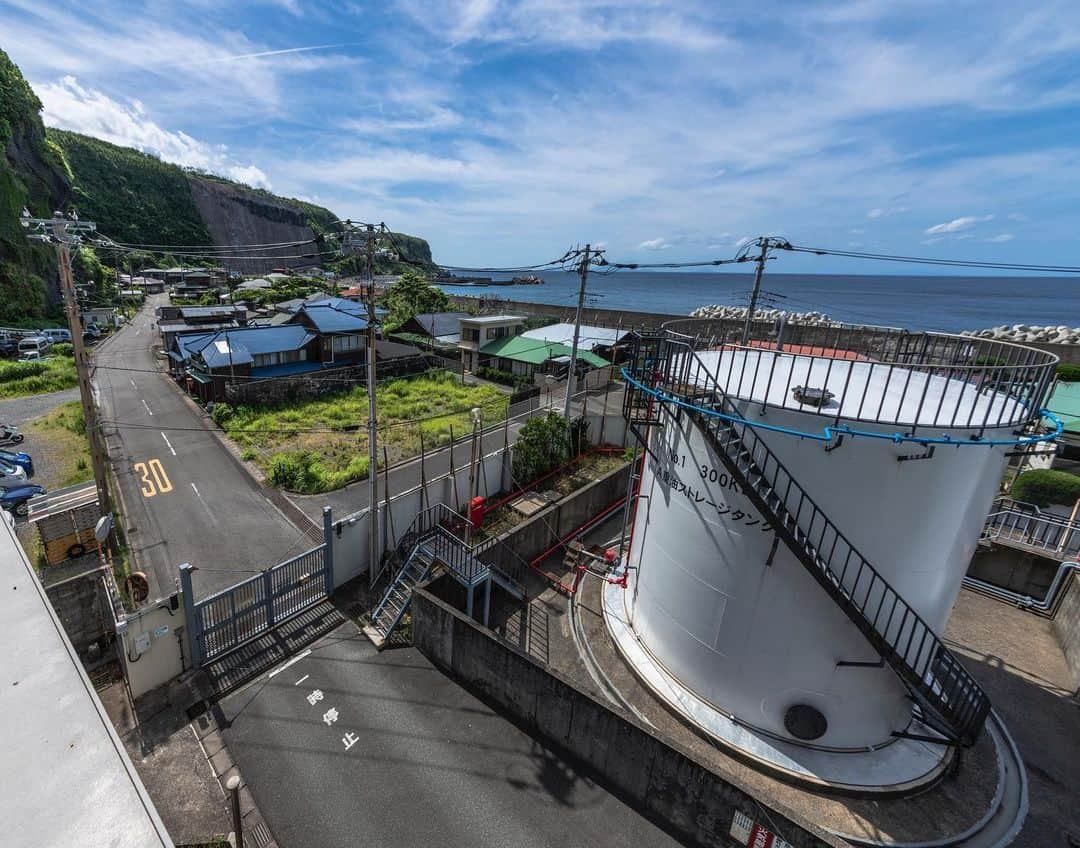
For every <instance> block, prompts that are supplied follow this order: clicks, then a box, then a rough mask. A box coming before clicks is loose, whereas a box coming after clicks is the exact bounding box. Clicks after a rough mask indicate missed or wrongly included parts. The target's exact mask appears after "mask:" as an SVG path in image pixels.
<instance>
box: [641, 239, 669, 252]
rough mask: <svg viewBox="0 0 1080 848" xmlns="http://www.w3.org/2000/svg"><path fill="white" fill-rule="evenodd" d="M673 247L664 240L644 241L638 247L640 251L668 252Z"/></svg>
mask: <svg viewBox="0 0 1080 848" xmlns="http://www.w3.org/2000/svg"><path fill="white" fill-rule="evenodd" d="M669 247H671V243H670V242H669V241H668V240H667V239H664V238H654V239H649V240H648V241H643V242H642V243H641V244H639V245H638V250H667V249H668V248H669Z"/></svg>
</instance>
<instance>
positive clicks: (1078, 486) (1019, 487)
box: [1012, 468, 1080, 506]
mask: <svg viewBox="0 0 1080 848" xmlns="http://www.w3.org/2000/svg"><path fill="white" fill-rule="evenodd" d="M1012 496H1013V500H1017V501H1022V502H1023V503H1032V504H1035V505H1036V506H1049V505H1050V504H1065V505H1067V506H1071V505H1072V504H1074V503H1076V501H1077V498H1080V477H1078V476H1077V475H1075V474H1069V473H1068V472H1066V471H1052V470H1050V469H1044V468H1035V469H1032V470H1031V471H1025V472H1024V473H1023V474H1021V475H1020V476H1019V477H1017V478H1016V482H1015V483H1013V487H1012Z"/></svg>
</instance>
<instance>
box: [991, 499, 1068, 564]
mask: <svg viewBox="0 0 1080 848" xmlns="http://www.w3.org/2000/svg"><path fill="white" fill-rule="evenodd" d="M982 538H983V539H985V540H987V541H992V542H998V543H1000V544H1006V545H1010V546H1017V547H1023V548H1026V549H1032V550H1035V551H1040V552H1042V553H1044V554H1045V555H1046V556H1048V557H1051V558H1053V559H1061V560H1064V559H1076V558H1077V556H1080V523H1078V522H1075V521H1069V520H1068V519H1066V518H1060V517H1057V516H1051V515H1049V514H1048V513H1043V512H1028V511H1023V510H1019V509H1015V508H1007V509H1002V510H998V511H996V512H992V513H990V515H989V516H987V519H986V524H985V525H984V526H983V532H982Z"/></svg>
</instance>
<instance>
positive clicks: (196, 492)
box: [191, 483, 202, 500]
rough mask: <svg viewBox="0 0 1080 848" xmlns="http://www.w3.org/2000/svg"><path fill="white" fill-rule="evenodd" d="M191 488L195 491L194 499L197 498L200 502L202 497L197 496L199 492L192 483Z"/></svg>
mask: <svg viewBox="0 0 1080 848" xmlns="http://www.w3.org/2000/svg"><path fill="white" fill-rule="evenodd" d="M191 488H192V489H194V491H195V496H196V497H197V498H198V499H199V500H202V495H200V494H199V490H198V489H196V488H195V484H194V483H192V484H191Z"/></svg>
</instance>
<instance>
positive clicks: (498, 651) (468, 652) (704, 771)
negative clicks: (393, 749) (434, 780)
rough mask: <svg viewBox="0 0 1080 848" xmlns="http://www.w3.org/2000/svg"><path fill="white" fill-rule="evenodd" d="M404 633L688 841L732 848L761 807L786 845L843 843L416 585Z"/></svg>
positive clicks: (802, 847) (433, 658) (801, 847)
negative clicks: (739, 825)
mask: <svg viewBox="0 0 1080 848" xmlns="http://www.w3.org/2000/svg"><path fill="white" fill-rule="evenodd" d="M441 579H442V580H448V579H450V578H447V577H443V578H441ZM412 638H413V643H414V644H415V645H416V647H417V648H419V649H420V650H421V651H422V652H423V653H424V654H425V655H426V656H427V657H428V658H429V659H430V660H431V661H432V662H433V663H434V664H435V665H437V666H439V667H440V668H442V669H443V670H445V671H446V672H447V673H448V674H450V675H451V676H452V677H455V678H457V679H458V680H461V681H463V682H464V683H465V684H466V685H468V686H470V687H472V688H473V689H474V690H475V691H477V692H479V693H480V695H481V696H482V697H484V698H485V699H487V700H488V701H489V702H491V703H493V704H494V705H496V706H497V707H498V708H499V709H500V710H501V711H503V712H504V713H506V714H508V715H509V716H510V717H511V718H512V719H513V720H515V721H516V722H518V723H520V724H521V725H523V726H524V727H525V729H526V730H527V731H528V732H529V733H531V734H533V735H534V736H537V737H539V738H540V739H542V740H544V741H545V742H546V743H547V744H549V745H552V746H553V747H554V748H556V749H557V750H559V751H563V752H567V753H569V754H570V755H571V756H572V757H573V758H574V759H576V760H578V761H580V762H582V763H584V765H585V766H586V767H588V768H589V769H590V770H591V771H593V772H594V773H595V774H597V775H598V776H599V777H600V779H601V780H602V781H603V782H604V783H605V784H606V785H607V787H608V788H610V789H611V790H613V791H614V792H616V793H617V794H619V795H620V796H621V797H622V798H623V799H624V800H625V801H626V803H627V804H629V805H630V806H631V807H633V808H634V809H635V810H637V811H639V812H641V813H642V814H643V815H645V816H647V817H649V818H650V819H652V820H653V821H657V822H660V823H662V824H663V825H664V826H665V827H666V828H668V829H669V830H670V831H672V832H673V833H674V834H675V835H676V836H677V837H678V838H680V839H681V840H683V841H685V842H687V843H689V844H693V845H710V846H715V845H731V844H733V839H732V836H731V829H732V823H733V820H734V818H735V817H736V815H737V814H739V813H741V814H742V815H743V816H746V817H749V819H750V820H751V821H754V822H756V821H760V820H761V819H762V818H763V816H762V814H761V813H760V812H759V810H761V809H762V808H763V807H768V809H769V815H768V824H767V825H765V827H768V828H769V829H770V830H773V829H779V830H780V831H781V832H782V833H783V836H784V839H785V840H787V842H788V843H789V844H791V845H792V846H795V848H811V846H825V845H829V846H843V845H845V844H846V843H844V842H842V841H840V840H838V839H836V838H835V837H833V836H830V835H829V834H827V833H826V832H825V831H823V830H821V829H819V828H818V827H817V826H816V825H815V824H813V823H812V822H805V821H800V820H798V819H796V818H795V817H794V815H793V814H792V813H790V812H788V811H787V810H785V809H783V808H782V806H781V805H779V804H777V803H776V802H774V801H771V800H770V801H768V802H767V803H766V800H765V799H759V798H756V797H755V796H753V795H752V794H751V793H750V791H749V790H748V789H747V788H745V787H743V786H741V785H740V784H739V783H738V781H737V780H736V779H735V778H734V777H732V776H726V775H719V774H717V773H715V772H713V771H712V770H710V769H709V768H708V766H706V765H704V764H703V763H701V762H699V761H698V760H697V759H696V758H695V757H694V755H693V754H691V753H690V752H688V751H685V750H683V749H681V748H679V747H678V746H676V745H674V744H672V743H669V742H668V741H667V740H664V739H662V738H660V737H659V736H658V735H657V734H656V733H655V732H654V731H653V730H651V729H649V728H646V727H645V726H644V725H643V724H640V723H638V722H637V721H636V720H635V719H634V718H632V717H631V716H629V715H625V714H622V713H618V712H615V711H614V710H613V709H611V708H610V707H609V706H608V705H606V704H604V703H602V702H600V701H599V700H597V699H596V698H594V697H592V696H591V695H589V694H587V693H585V692H582V691H581V690H580V689H577V688H576V687H575V686H574V685H573V683H571V682H570V681H569V680H567V679H566V678H564V677H562V676H561V675H560V674H559V673H558V672H556V671H554V670H552V669H550V668H547V667H546V666H544V665H541V664H540V663H538V662H536V661H535V660H533V659H532V658H531V657H529V656H527V655H526V654H523V653H521V652H519V651H517V650H516V649H514V648H512V647H510V646H509V645H507V644H505V643H503V642H500V641H499V640H498V639H496V638H495V637H494V634H492V633H491V632H490V631H488V630H486V629H484V628H482V627H480V626H479V625H477V624H475V623H474V622H472V621H470V620H469V619H468V618H467V617H466V616H465V615H464V614H462V613H460V612H458V611H457V610H455V609H454V608H453V607H451V606H450V605H449V604H447V603H445V602H443V601H441V600H439V598H437V597H436V596H435V594H433V593H432V592H430V591H427V590H425V589H418V590H416V591H415V592H414V593H413V601H412ZM764 838H765V834H762V839H764Z"/></svg>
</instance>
